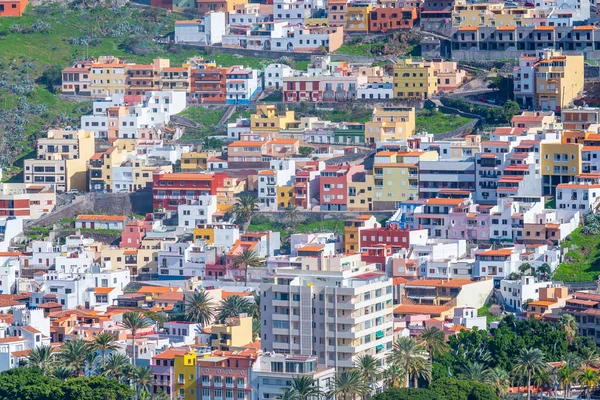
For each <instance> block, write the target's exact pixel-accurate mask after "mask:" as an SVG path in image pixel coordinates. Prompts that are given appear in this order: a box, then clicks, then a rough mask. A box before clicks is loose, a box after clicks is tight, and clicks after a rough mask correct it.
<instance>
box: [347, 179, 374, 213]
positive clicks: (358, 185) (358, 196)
mask: <svg viewBox="0 0 600 400" xmlns="http://www.w3.org/2000/svg"><path fill="white" fill-rule="evenodd" d="M363 178H364V179H362V180H357V181H352V182H348V204H347V208H348V211H361V212H362V211H372V208H373V193H374V192H373V185H374V182H373V175H371V174H364V176H363Z"/></svg>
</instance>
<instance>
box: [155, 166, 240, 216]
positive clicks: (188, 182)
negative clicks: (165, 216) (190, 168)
mask: <svg viewBox="0 0 600 400" xmlns="http://www.w3.org/2000/svg"><path fill="white" fill-rule="evenodd" d="M227 177H228V175H227V174H225V173H223V172H215V173H213V174H197V173H191V172H189V173H183V172H182V173H172V174H162V173H161V174H156V175H154V177H153V178H154V180H153V188H152V196H153V207H154V208H155V209H156V208H164V209H166V210H177V206H178V205H180V204H185V203H186V202H187V201H188V200H198V197H199V196H202V195H207V194H210V195H216V194H217V189H218V188H221V187H223V186H224V184H225V179H226V178H227Z"/></svg>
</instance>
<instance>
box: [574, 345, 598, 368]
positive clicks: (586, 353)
mask: <svg viewBox="0 0 600 400" xmlns="http://www.w3.org/2000/svg"><path fill="white" fill-rule="evenodd" d="M579 353H580V355H581V362H582V364H583V365H584V366H585V367H586V368H587V367H590V366H596V365H597V364H598V361H599V359H600V357H599V356H598V352H597V351H596V349H594V348H591V347H584V348H582V349H581V351H580V352H579Z"/></svg>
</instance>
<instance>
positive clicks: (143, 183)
mask: <svg viewBox="0 0 600 400" xmlns="http://www.w3.org/2000/svg"><path fill="white" fill-rule="evenodd" d="M158 172H163V173H165V174H170V173H171V172H173V165H170V164H169V165H161V166H154V167H147V166H146V162H145V161H144V159H141V160H136V161H135V162H133V165H132V168H131V173H132V175H133V188H134V190H143V189H146V188H151V187H152V176H153V175H154V173H158Z"/></svg>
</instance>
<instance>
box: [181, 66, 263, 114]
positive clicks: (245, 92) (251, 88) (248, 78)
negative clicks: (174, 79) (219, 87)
mask: <svg viewBox="0 0 600 400" xmlns="http://www.w3.org/2000/svg"><path fill="white" fill-rule="evenodd" d="M225 86H226V89H225V90H226V96H227V99H226V103H227V104H250V100H251V99H252V97H253V96H254V95H255V94H256V92H257V91H258V89H259V88H260V82H259V73H258V71H257V70H255V69H247V68H244V67H242V66H240V65H234V66H232V67H230V68H229V69H228V70H227V73H226V75H225ZM183 94H184V95H185V93H183Z"/></svg>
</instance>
